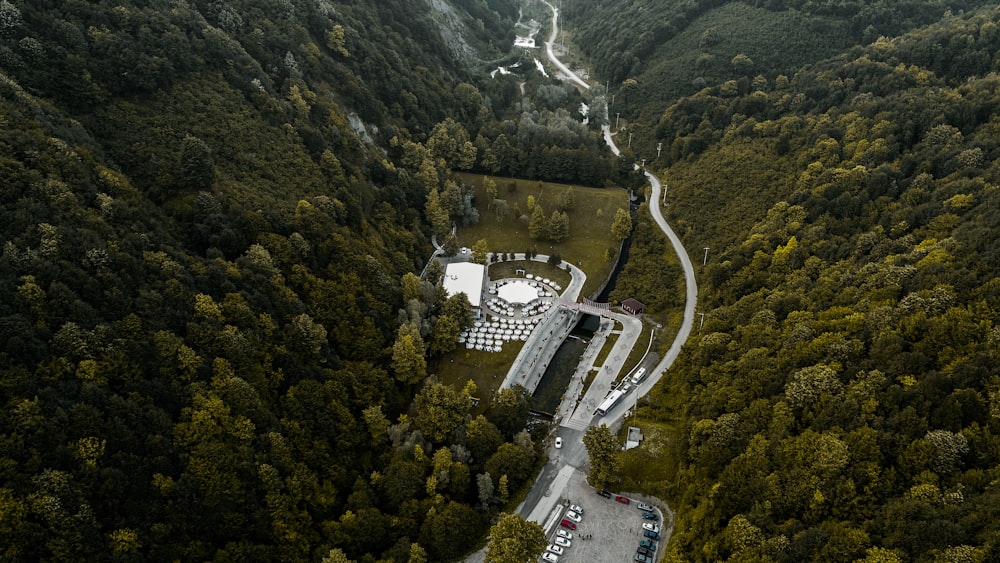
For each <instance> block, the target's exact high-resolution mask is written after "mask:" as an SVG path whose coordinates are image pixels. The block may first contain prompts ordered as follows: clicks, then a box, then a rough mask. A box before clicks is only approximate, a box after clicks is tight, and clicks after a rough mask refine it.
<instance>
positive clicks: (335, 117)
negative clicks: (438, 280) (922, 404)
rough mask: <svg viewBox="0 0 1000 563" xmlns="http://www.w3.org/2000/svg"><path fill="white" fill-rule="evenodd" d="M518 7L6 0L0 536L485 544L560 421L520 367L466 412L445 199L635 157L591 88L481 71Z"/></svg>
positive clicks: (242, 555) (93, 544) (151, 552)
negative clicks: (433, 256) (459, 175)
mask: <svg viewBox="0 0 1000 563" xmlns="http://www.w3.org/2000/svg"><path fill="white" fill-rule="evenodd" d="M431 8H433V9H431ZM516 18H517V7H516V5H515V4H514V3H513V2H510V1H508V0H455V1H453V2H433V3H426V4H425V3H424V2H410V1H403V0H389V1H382V0H380V1H378V2H361V1H354V0H241V1H235V2H215V1H207V0H173V1H170V2H148V1H145V0H126V1H114V2H112V1H95V2H83V1H79V0H65V1H55V0H52V1H40V2H39V1H33V2H27V1H10V0H0V122H2V124H3V127H2V128H0V147H2V150H0V219H2V220H0V240H2V247H3V248H2V257H0V404H2V405H3V406H2V409H0V558H2V559H3V560H4V561H112V560H114V561H143V560H150V561H169V560H179V561H205V560H217V561H319V560H326V561H347V560H356V561H409V562H414V563H416V562H421V561H444V560H451V559H455V558H456V557H458V556H460V555H461V554H463V553H465V552H467V551H469V550H470V549H471V548H472V547H474V546H475V545H477V544H479V543H480V542H482V541H484V540H483V538H484V535H485V532H486V530H487V529H488V527H489V524H490V521H491V519H492V518H493V517H494V516H495V513H496V512H497V511H498V510H499V509H500V508H501V507H502V506H504V505H505V504H506V503H507V502H508V501H509V500H510V499H511V498H514V497H516V495H517V494H518V493H519V491H521V490H522V489H523V487H524V486H525V485H529V486H530V483H529V481H528V480H529V477H530V475H531V474H532V473H533V470H534V468H535V466H536V464H537V463H538V460H539V453H540V447H539V446H538V445H537V443H536V442H537V440H536V437H532V436H531V435H529V434H528V433H526V432H523V431H522V429H523V428H524V421H525V417H526V414H527V403H526V400H525V397H524V396H522V395H521V394H519V393H517V392H514V391H508V392H505V393H502V394H500V395H499V396H498V397H496V400H495V401H493V402H491V403H490V405H489V407H488V408H485V410H484V409H479V410H478V411H476V414H475V415H473V414H472V413H471V410H470V409H471V403H472V397H473V396H475V394H476V390H475V388H474V387H472V386H470V387H466V388H464V389H455V388H453V387H451V386H445V385H441V384H439V383H437V382H436V381H435V380H434V379H433V378H432V377H431V378H428V377H427V376H428V373H427V371H428V370H427V365H428V364H427V362H428V359H433V358H434V357H435V356H439V355H441V354H444V353H446V352H447V351H448V350H450V349H451V347H453V346H454V344H455V336H456V335H457V334H458V331H459V330H461V329H462V327H464V326H466V325H468V323H469V322H470V320H471V319H470V316H469V304H468V302H467V301H465V300H464V299H463V298H461V297H455V298H451V299H448V298H446V296H445V294H444V293H443V291H442V290H441V289H440V286H436V285H435V284H434V281H435V277H436V276H439V275H440V271H435V269H433V268H432V269H431V270H430V274H429V278H428V279H423V280H421V279H419V278H418V277H417V276H416V275H414V272H420V271H421V269H422V268H423V266H424V262H425V261H426V259H427V257H428V256H429V255H430V252H431V250H432V248H431V245H430V242H429V238H430V234H431V233H432V232H433V231H434V228H435V226H436V221H441V220H443V221H445V222H447V221H460V220H475V213H474V211H475V208H474V207H473V206H471V205H470V199H469V198H470V197H471V196H470V195H469V190H468V188H467V187H465V186H463V185H462V184H461V183H460V182H459V181H456V180H455V179H454V178H453V177H452V176H451V170H453V169H463V170H470V169H471V170H477V171H484V172H489V173H503V172H512V171H515V170H517V171H522V172H524V173H530V174H534V175H536V176H544V175H549V176H552V177H557V178H569V177H573V178H575V179H579V180H586V181H589V182H590V183H593V184H596V185H603V184H604V183H605V182H606V181H607V180H608V179H609V178H610V177H611V176H612V175H613V174H614V173H616V172H615V171H616V170H617V169H616V168H615V167H614V166H613V160H612V159H611V157H610V156H608V154H607V152H606V151H604V152H598V149H597V147H599V146H600V145H599V142H600V141H599V134H598V133H597V132H595V131H594V130H593V129H592V128H587V127H586V126H583V125H582V123H581V119H580V117H579V116H578V115H577V116H574V117H571V114H570V113H569V112H571V111H573V112H575V110H576V108H577V106H578V105H579V98H578V97H576V98H574V97H573V95H572V93H571V92H570V91H569V90H566V89H564V88H562V87H561V86H558V85H556V84H552V83H549V84H548V85H545V84H540V83H538V82H537V81H535V82H531V83H530V84H529V87H530V90H529V98H532V99H534V100H535V101H532V100H531V99H526V100H524V101H522V100H521V97H520V94H519V92H518V86H517V84H516V82H514V81H513V80H509V81H500V80H489V75H488V73H487V72H486V71H485V70H484V69H485V67H486V66H488V64H495V63H487V62H486V61H491V60H503V59H505V58H506V57H509V54H508V53H507V51H508V50H509V46H510V44H511V43H512V41H513V31H512V30H513V22H514V21H515V20H516ZM442 22H445V23H447V25H444V23H442ZM445 29H446V30H447V33H445V32H444V31H443V30H445ZM539 89H541V92H542V94H544V95H539V94H538V91H539ZM546 89H547V90H546ZM539 153H541V154H547V155H548V157H550V158H548V159H547V161H546V163H542V162H541V161H536V162H535V163H534V164H532V163H531V162H527V155H532V154H539ZM549 162H557V163H559V165H558V166H554V165H550V164H548V163H549ZM543 164H545V166H549V168H545V166H543ZM433 202H436V203H437V206H435V205H431V203H433ZM442 213H443V214H444V215H443V216H442V215H441V214H442Z"/></svg>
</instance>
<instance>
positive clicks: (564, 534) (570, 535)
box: [556, 530, 573, 545]
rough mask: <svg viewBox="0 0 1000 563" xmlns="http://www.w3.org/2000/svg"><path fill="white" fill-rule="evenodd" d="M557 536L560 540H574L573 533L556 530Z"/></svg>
mask: <svg viewBox="0 0 1000 563" xmlns="http://www.w3.org/2000/svg"><path fill="white" fill-rule="evenodd" d="M556 535H557V536H559V537H560V538H565V539H568V540H571V539H573V532H569V531H567V530H556ZM556 543H559V542H556ZM559 545H562V544H559Z"/></svg>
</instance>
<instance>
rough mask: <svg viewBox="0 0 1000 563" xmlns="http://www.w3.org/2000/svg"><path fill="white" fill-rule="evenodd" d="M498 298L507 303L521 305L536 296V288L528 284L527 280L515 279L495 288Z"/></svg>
mask: <svg viewBox="0 0 1000 563" xmlns="http://www.w3.org/2000/svg"><path fill="white" fill-rule="evenodd" d="M497 294H498V295H500V298H501V299H503V300H505V301H507V302H508V303H517V304H519V305H523V304H525V303H530V302H531V301H532V300H534V299H537V298H538V290H537V289H535V288H534V287H531V286H530V285H528V282H522V281H515V282H510V283H508V284H505V285H503V286H501V287H500V289H499V290H497Z"/></svg>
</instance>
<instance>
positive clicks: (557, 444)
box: [556, 436, 562, 450]
mask: <svg viewBox="0 0 1000 563" xmlns="http://www.w3.org/2000/svg"><path fill="white" fill-rule="evenodd" d="M561 447H562V438H560V437H558V436H556V449H557V450H558V449H559V448H561Z"/></svg>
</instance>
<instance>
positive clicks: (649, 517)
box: [642, 512, 660, 522]
mask: <svg viewBox="0 0 1000 563" xmlns="http://www.w3.org/2000/svg"><path fill="white" fill-rule="evenodd" d="M642 519H643V520H652V521H654V522H655V521H657V520H659V519H660V517H659V516H657V515H656V513H655V512H646V513H645V514H643V515H642Z"/></svg>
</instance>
